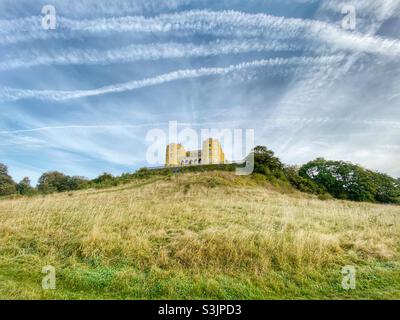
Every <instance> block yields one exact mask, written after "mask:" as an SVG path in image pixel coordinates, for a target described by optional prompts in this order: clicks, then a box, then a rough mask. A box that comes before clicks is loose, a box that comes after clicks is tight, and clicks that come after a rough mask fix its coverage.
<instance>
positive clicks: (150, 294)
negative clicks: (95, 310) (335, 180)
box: [0, 172, 400, 299]
mask: <svg viewBox="0 0 400 320" xmlns="http://www.w3.org/2000/svg"><path fill="white" fill-rule="evenodd" d="M0 221H1V224H0V297H1V298H3V299H400V259H399V257H400V207H399V206H385V205H376V204H369V203H354V202H346V201H337V200H325V201H322V200H319V199H317V198H316V197H314V196H311V195H306V194H302V193H299V192H296V191H294V190H292V189H288V188H286V187H285V186H280V185H275V186H273V185H271V184H269V183H268V182H266V181H265V180H263V179H262V177H260V176H256V177H237V176H235V175H234V174H233V173H229V172H209V173H190V174H179V175H176V176H175V175H174V176H152V177H150V178H148V179H143V180H138V181H135V182H134V183H133V184H128V185H123V186H119V187H115V188H109V189H101V190H85V191H79V192H73V193H62V194H54V195H49V196H36V197H31V198H18V199H5V200H2V201H0ZM46 265H52V266H54V267H55V268H56V279H57V282H56V284H57V288H56V289H55V290H43V289H42V287H41V281H42V277H43V276H44V274H42V273H41V270H42V268H43V267H44V266H46ZM345 265H353V266H354V267H356V270H357V274H356V279H357V281H356V285H357V287H356V289H355V290H349V291H346V290H344V289H342V287H341V281H342V275H341V269H342V267H343V266H345Z"/></svg>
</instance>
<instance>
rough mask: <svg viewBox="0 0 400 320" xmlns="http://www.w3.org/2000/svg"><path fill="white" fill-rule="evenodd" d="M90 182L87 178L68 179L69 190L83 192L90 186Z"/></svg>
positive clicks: (75, 177)
mask: <svg viewBox="0 0 400 320" xmlns="http://www.w3.org/2000/svg"><path fill="white" fill-rule="evenodd" d="M88 183H89V180H88V179H87V178H85V177H80V176H74V177H68V189H69V190H81V189H84V188H86V187H87V186H88Z"/></svg>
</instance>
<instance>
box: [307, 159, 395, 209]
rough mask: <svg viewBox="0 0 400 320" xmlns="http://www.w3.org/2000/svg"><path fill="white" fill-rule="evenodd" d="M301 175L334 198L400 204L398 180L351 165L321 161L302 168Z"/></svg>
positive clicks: (317, 160) (311, 162)
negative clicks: (321, 187)
mask: <svg viewBox="0 0 400 320" xmlns="http://www.w3.org/2000/svg"><path fill="white" fill-rule="evenodd" d="M299 174H300V176H302V177H303V178H305V179H310V180H312V181H314V182H316V183H318V184H319V185H321V186H323V187H324V188H325V189H326V190H327V191H328V192H329V193H330V194H331V195H332V196H334V197H335V198H339V199H348V200H354V201H371V202H383V203H400V184H399V183H398V181H397V180H396V179H394V178H392V177H389V176H388V175H385V174H382V173H378V172H373V171H370V170H366V169H364V168H363V167H361V166H359V165H355V164H352V163H349V162H344V161H328V160H325V159H322V158H318V159H316V160H314V161H310V162H308V163H307V164H305V165H303V166H302V167H301V168H300V170H299Z"/></svg>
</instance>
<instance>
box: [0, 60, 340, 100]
mask: <svg viewBox="0 0 400 320" xmlns="http://www.w3.org/2000/svg"><path fill="white" fill-rule="evenodd" d="M342 58H343V57H342V56H339V55H338V56H324V57H316V58H314V57H293V58H273V59H264V60H256V61H251V62H245V63H240V64H237V65H231V66H229V67H214V68H199V69H185V70H178V71H173V72H170V73H165V74H161V75H158V76H156V77H153V78H147V79H144V80H134V81H129V82H125V83H121V84H115V85H110V86H105V87H101V88H98V89H93V90H75V91H55V90H24V89H14V88H8V87H3V88H0V99H2V100H6V101H7V100H11V101H13V100H19V99H26V98H35V99H42V100H53V101H60V100H67V99H76V98H82V97H90V96H98V95H103V94H107V93H117V92H125V91H132V90H136V89H140V88H145V87H150V86H155V85H159V84H163V83H168V82H172V81H177V80H183V79H194V78H200V77H205V76H216V75H226V74H229V73H232V72H236V71H241V70H245V69H250V68H258V67H274V66H285V65H291V64H295V65H316V64H329V65H330V64H332V63H335V62H336V63H337V62H340V61H341V59H342Z"/></svg>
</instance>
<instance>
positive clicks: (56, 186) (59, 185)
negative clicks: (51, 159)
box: [38, 171, 70, 193]
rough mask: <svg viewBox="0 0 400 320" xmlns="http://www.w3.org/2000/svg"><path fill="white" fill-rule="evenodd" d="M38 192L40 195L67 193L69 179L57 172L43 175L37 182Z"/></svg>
mask: <svg viewBox="0 0 400 320" xmlns="http://www.w3.org/2000/svg"><path fill="white" fill-rule="evenodd" d="M38 190H39V191H40V192H42V193H52V192H62V191H68V190H70V189H69V177H68V176H66V175H65V174H63V173H61V172H58V171H51V172H46V173H43V174H42V176H41V177H40V178H39V181H38Z"/></svg>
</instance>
